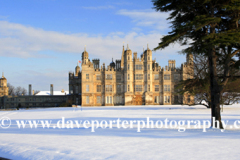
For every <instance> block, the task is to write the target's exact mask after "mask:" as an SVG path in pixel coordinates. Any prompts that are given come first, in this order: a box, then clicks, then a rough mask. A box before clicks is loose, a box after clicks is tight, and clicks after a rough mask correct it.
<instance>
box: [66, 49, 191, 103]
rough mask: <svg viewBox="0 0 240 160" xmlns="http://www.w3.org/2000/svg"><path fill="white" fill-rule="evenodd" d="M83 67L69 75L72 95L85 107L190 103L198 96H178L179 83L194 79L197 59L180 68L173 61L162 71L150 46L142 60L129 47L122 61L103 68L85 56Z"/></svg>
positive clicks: (188, 59)
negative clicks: (177, 85)
mask: <svg viewBox="0 0 240 160" xmlns="http://www.w3.org/2000/svg"><path fill="white" fill-rule="evenodd" d="M81 64H82V65H81V68H80V66H79V65H77V66H76V68H75V73H71V72H70V73H69V93H70V95H71V97H72V100H73V102H74V103H76V104H78V105H82V106H112V105H171V104H189V103H191V102H193V101H194V97H193V96H190V95H188V94H187V93H186V94H185V95H184V96H181V95H178V94H177V93H176V92H175V91H176V88H175V86H176V84H177V83H178V82H179V81H181V80H185V79H189V78H192V77H193V56H192V55H191V54H189V55H187V57H186V62H185V63H184V64H182V65H181V67H180V68H178V69H177V68H176V67H175V60H169V61H168V66H166V67H165V68H162V67H161V66H159V64H158V63H157V62H156V61H155V60H153V59H152V51H151V50H150V49H149V48H148V47H147V49H146V50H145V51H143V53H142V54H141V56H140V57H138V56H137V53H136V52H134V53H132V51H131V49H129V47H128V46H127V48H126V49H124V46H123V49H122V56H121V59H120V60H116V61H115V62H113V61H112V62H111V63H110V64H109V65H107V66H105V64H104V63H103V65H102V66H100V60H99V59H93V60H92V62H91V61H90V60H89V54H88V52H87V51H86V48H85V50H84V52H83V53H82V63H81Z"/></svg>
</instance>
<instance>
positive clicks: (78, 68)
mask: <svg viewBox="0 0 240 160" xmlns="http://www.w3.org/2000/svg"><path fill="white" fill-rule="evenodd" d="M79 72H80V67H79V63H77V66H76V68H75V76H78V73H79Z"/></svg>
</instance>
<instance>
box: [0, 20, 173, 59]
mask: <svg viewBox="0 0 240 160" xmlns="http://www.w3.org/2000/svg"><path fill="white" fill-rule="evenodd" d="M0 35H1V36H0V48H1V50H0V55H1V56H6V57H21V58H28V57H37V56H42V55H41V54H40V53H39V52H40V51H45V50H50V51H54V52H61V53H81V52H82V51H83V49H84V45H87V50H88V52H89V53H90V56H91V57H96V58H97V57H99V58H102V57H106V55H109V54H111V55H113V56H114V58H120V56H119V54H121V46H122V42H125V43H128V44H129V46H130V47H131V49H132V50H133V51H138V52H139V51H140V52H141V51H142V46H143V45H145V46H146V44H147V43H149V46H150V47H151V48H154V47H156V46H157V45H158V43H159V39H160V37H161V36H162V35H161V34H159V33H157V32H152V33H149V34H142V33H137V32H130V33H127V34H126V33H122V32H114V33H110V34H109V35H107V36H105V37H104V36H90V35H87V34H82V33H79V34H63V33H59V32H54V31H45V30H43V29H39V28H33V27H29V26H24V25H21V24H16V23H9V22H6V21H0ZM170 50H171V51H174V52H175V51H176V50H175V49H174V48H171V49H170ZM166 51H167V50H166ZM165 53H167V52H165ZM115 55H117V57H115Z"/></svg>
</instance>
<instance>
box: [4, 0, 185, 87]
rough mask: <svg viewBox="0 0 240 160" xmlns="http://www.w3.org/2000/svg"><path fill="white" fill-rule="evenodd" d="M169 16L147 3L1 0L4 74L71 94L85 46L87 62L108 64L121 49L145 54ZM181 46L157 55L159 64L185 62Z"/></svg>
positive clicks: (25, 83) (13, 80)
mask: <svg viewBox="0 0 240 160" xmlns="http://www.w3.org/2000/svg"><path fill="white" fill-rule="evenodd" d="M167 17H168V13H160V12H155V10H154V9H153V5H152V2H151V1H150V0H149V1H147V0H141V1H139V0H131V1H114V0H90V1H80V0H79V1H77V0H21V1H19V0H11V1H7V0H0V48H1V49H0V56H1V58H0V70H1V71H4V75H5V77H6V78H7V79H8V82H9V83H11V84H12V85H14V86H22V87H25V88H27V86H28V84H32V87H33V89H35V90H49V87H50V84H54V90H61V89H64V90H68V72H69V71H74V68H75V66H76V64H77V61H78V60H80V59H81V53H82V52H83V50H84V46H85V45H86V48H87V51H88V53H89V58H90V59H93V58H100V63H101V64H102V63H106V64H109V63H110V62H111V59H112V57H113V58H114V59H120V58H121V51H122V45H123V42H124V45H125V47H126V44H127V43H128V44H129V48H130V49H131V50H132V51H133V52H138V56H140V54H141V53H142V50H143V47H144V48H146V46H147V43H148V44H149V48H150V49H153V48H154V47H156V46H157V44H158V43H159V42H160V38H161V37H162V35H166V34H167V32H168V31H169V26H170V24H169V23H168V21H166V18H167ZM181 49H183V47H181V46H179V44H174V45H171V46H169V47H168V48H166V49H164V50H160V51H156V52H153V58H156V60H157V62H158V63H159V64H160V66H162V67H164V66H165V65H167V62H168V60H169V59H175V60H176V63H177V66H180V65H181V63H183V62H184V61H185V56H184V55H179V54H178V51H180V50H181Z"/></svg>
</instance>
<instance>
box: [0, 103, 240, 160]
mask: <svg viewBox="0 0 240 160" xmlns="http://www.w3.org/2000/svg"><path fill="white" fill-rule="evenodd" d="M239 111H240V105H232V106H224V110H223V112H222V118H223V120H228V124H229V125H230V124H231V126H233V123H234V122H235V121H236V120H240V112H239ZM3 117H5V118H6V117H8V118H10V119H11V126H10V127H9V128H7V129H2V128H0V157H5V158H10V159H43V160H46V159H124V160H126V159H194V160H195V159H218V160H221V159H224V160H225V159H239V155H240V152H239V144H240V128H239V129H236V128H235V129H234V128H231V127H230V126H229V125H228V126H227V129H226V130H225V131H224V132H221V131H220V130H217V129H206V132H203V130H202V129H195V128H194V126H193V125H191V127H190V129H189V128H186V130H185V132H178V128H176V129H170V128H161V129H158V128H143V129H141V132H137V124H134V125H133V126H134V128H127V129H123V128H117V125H116V124H113V127H112V128H106V129H101V128H98V129H95V132H91V128H88V129H86V128H84V127H80V128H77V125H76V124H74V128H61V129H59V128H54V127H50V128H46V127H45V128H42V127H40V126H38V128H30V127H29V126H27V127H25V128H24V129H23V128H20V129H19V128H18V125H17V121H19V122H20V121H21V120H23V121H24V122H27V120H49V121H50V120H51V121H52V124H53V126H56V125H57V122H58V121H59V120H62V117H65V120H66V121H68V120H69V121H73V122H75V121H76V120H77V121H80V120H82V121H84V120H88V121H90V122H91V121H92V120H98V121H99V122H100V121H103V120H106V121H107V122H109V121H114V120H117V119H118V118H119V119H120V120H121V121H123V120H126V121H128V122H129V121H131V120H136V121H141V120H143V121H144V122H146V118H147V117H149V118H150V120H153V121H154V122H156V121H157V120H161V121H164V120H165V119H166V118H167V119H168V120H175V121H179V120H185V121H187V120H200V121H201V122H203V121H206V120H210V110H209V109H207V108H205V107H204V106H191V107H189V106H180V105H179V106H176V105H174V106H117V107H116V106H112V107H83V109H82V111H81V109H80V108H48V109H29V110H19V111H0V118H3ZM7 122H9V121H6V120H5V125H6V123H7ZM169 124H170V123H168V125H169ZM96 126H97V125H95V127H96ZM238 126H239V127H240V122H239V124H238ZM183 127H187V125H184V126H183Z"/></svg>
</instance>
